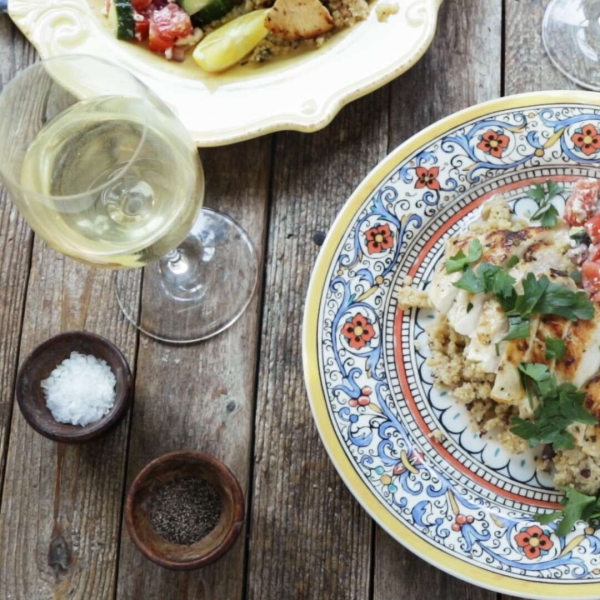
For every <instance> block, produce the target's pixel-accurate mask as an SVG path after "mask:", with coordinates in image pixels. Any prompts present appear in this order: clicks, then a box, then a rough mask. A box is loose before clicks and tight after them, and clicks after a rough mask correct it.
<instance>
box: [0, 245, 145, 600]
mask: <svg viewBox="0 0 600 600" xmlns="http://www.w3.org/2000/svg"><path fill="white" fill-rule="evenodd" d="M134 283H135V282H134ZM130 293H131V294H133V295H137V294H139V286H137V285H133V286H132V288H131V290H130ZM76 329H86V330H89V331H92V332H95V333H98V334H100V335H103V336H104V337H106V338H108V339H109V340H111V341H113V342H114V343H115V344H116V345H117V346H118V347H119V348H120V349H121V350H122V351H123V352H124V354H125V356H126V358H127V359H128V361H129V363H130V365H133V364H135V350H136V340H137V334H136V330H135V329H133V328H132V327H130V326H129V325H128V324H127V323H126V322H125V321H124V319H123V318H122V316H121V313H120V310H119V308H118V305H117V302H116V296H115V295H114V290H113V286H112V273H111V272H110V271H94V270H91V269H89V268H87V267H85V266H84V265H81V264H79V263H76V262H75V261H73V260H70V259H67V258H65V257H63V256H61V255H59V254H57V253H56V252H54V251H53V250H51V249H49V248H48V247H47V246H46V245H45V244H44V243H43V242H41V241H40V240H39V239H36V241H35V244H34V254H33V260H32V267H31V274H30V282H29V288H28V293H27V300H26V307H25V318H24V326H23V336H22V341H21V360H23V359H24V358H25V356H26V355H27V354H28V353H29V352H30V351H31V350H32V349H33V348H34V347H35V346H36V345H37V344H39V343H41V342H42V341H44V340H46V339H47V338H49V337H51V336H52V335H55V334H57V333H59V332H61V331H69V330H76ZM127 437H128V426H127V419H126V420H125V421H124V422H122V423H121V424H120V425H118V426H117V427H116V428H115V429H114V430H112V431H110V432H108V433H107V434H106V436H105V437H103V438H100V439H99V440H97V441H93V442H90V443H88V444H84V445H82V446H68V445H64V444H56V443H54V442H51V441H49V440H47V439H46V438H43V437H41V436H40V435H38V434H37V433H35V432H34V431H33V430H32V429H31V428H30V427H29V425H27V423H26V422H25V420H24V419H23V417H22V415H21V413H20V411H19V410H15V411H14V412H13V419H12V427H11V436H10V443H9V451H8V457H7V469H6V478H5V485H4V498H3V502H2V509H1V512H0V590H2V591H3V592H4V593H5V597H6V598H12V599H18V600H20V599H25V598H27V600H38V599H40V600H41V599H46V598H67V597H68V598H73V599H80V600H96V599H97V600H100V599H102V600H104V599H106V598H110V597H111V595H112V592H113V590H114V585H115V576H116V564H117V549H118V537H119V536H118V532H119V527H120V522H121V505H122V498H123V482H124V476H125V451H126V445H127Z"/></svg>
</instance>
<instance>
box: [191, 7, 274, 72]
mask: <svg viewBox="0 0 600 600" xmlns="http://www.w3.org/2000/svg"><path fill="white" fill-rule="evenodd" d="M267 11H268V9H261V10H255V11H253V12H251V13H248V14H247V15H242V16H241V17H238V18H237V19H234V20H233V21H230V22H229V23H227V24H226V25H223V27H219V29H216V30H215V31H213V32H212V33H209V34H208V35H207V36H206V37H205V38H204V39H203V40H202V41H201V42H200V43H199V44H198V45H197V46H196V49H195V50H194V55H193V56H194V60H195V61H196V63H198V66H200V67H201V68H202V69H204V70H205V71H208V72H209V73H217V72H219V71H224V70H225V69H229V67H233V65H235V64H237V63H238V62H240V61H241V60H242V59H243V58H244V57H245V56H246V55H248V54H250V52H252V50H254V48H256V46H258V44H259V43H260V42H261V41H262V40H264V39H265V38H266V37H267V35H268V33H269V30H268V29H267V28H266V27H265V17H266V14H267Z"/></svg>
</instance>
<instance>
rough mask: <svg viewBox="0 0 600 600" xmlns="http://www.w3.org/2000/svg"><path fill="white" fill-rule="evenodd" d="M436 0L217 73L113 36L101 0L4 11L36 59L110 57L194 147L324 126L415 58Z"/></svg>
mask: <svg viewBox="0 0 600 600" xmlns="http://www.w3.org/2000/svg"><path fill="white" fill-rule="evenodd" d="M375 1H378V2H382V1H384V0H375ZM386 1H388V0H386ZM441 1H442V0H397V2H398V4H399V7H400V10H399V12H398V14H396V15H392V16H390V18H389V19H388V21H387V22H386V23H380V22H379V21H378V20H377V17H376V15H375V11H374V10H372V11H371V14H370V16H369V18H368V19H367V20H366V21H365V22H363V23H360V24H359V25H357V26H356V27H354V28H352V29H350V30H348V31H347V32H342V33H340V34H338V35H336V36H333V37H332V38H331V40H330V41H328V42H327V43H326V44H324V45H323V46H322V47H321V48H320V49H318V50H315V51H311V52H306V53H304V54H302V55H298V56H294V57H289V58H285V59H281V60H277V61H273V62H272V63H270V64H267V65H263V66H255V67H252V66H251V65H247V66H244V67H236V68H234V69H231V70H230V71H227V72H226V73H223V74H221V75H210V74H207V73H204V72H203V71H202V70H201V69H200V68H199V67H198V66H196V64H195V63H194V61H193V60H192V58H191V56H188V58H187V60H186V62H185V63H183V64H177V63H170V62H168V61H167V60H165V59H164V58H161V57H159V56H156V55H154V54H152V53H151V52H149V51H148V50H147V49H146V48H144V47H141V46H138V45H135V44H131V43H127V42H120V41H118V40H117V39H115V36H114V33H113V32H112V31H111V30H110V28H109V26H108V21H107V19H106V18H105V17H104V16H103V15H102V12H101V11H102V7H103V5H104V0H47V1H44V2H41V1H40V0H8V11H9V14H10V16H11V17H12V19H13V21H14V22H15V23H16V25H17V26H18V27H19V29H21V31H22V32H23V33H24V34H25V35H26V36H27V37H28V38H29V40H30V41H31V42H32V44H33V45H34V46H35V47H36V48H37V50H38V51H39V53H40V54H41V56H42V57H43V58H47V57H51V56H56V55H60V54H70V53H77V54H90V55H92V56H99V57H101V58H107V59H110V60H113V61H114V62H117V63H119V64H120V65H122V66H124V67H126V68H127V69H129V70H130V71H131V72H133V73H134V74H136V75H137V76H138V77H139V78H140V79H142V80H143V81H144V82H145V83H146V84H147V85H148V86H150V87H151V88H152V89H153V90H154V91H155V92H156V93H157V94H158V95H159V96H160V97H161V98H162V99H163V100H164V101H165V102H167V103H168V104H169V105H170V106H171V107H172V108H174V109H175V110H176V111H177V113H178V114H179V117H180V118H181V120H182V121H183V123H184V124H185V125H186V127H187V128H188V129H189V131H190V132H191V133H192V135H193V137H194V139H195V140H196V142H197V144H198V145H199V146H217V145H222V144H228V143H232V142H239V141H241V140H244V139H249V138H253V137H257V136H259V135H264V134H266V133H269V132H272V131H277V130H282V129H294V130H298V131H305V132H310V131H316V130H318V129H321V128H323V127H325V126H326V125H327V124H329V123H330V122H331V120H332V119H333V118H334V117H335V115H336V114H337V113H338V111H339V110H340V109H341V108H342V107H343V106H344V105H345V104H347V103H348V102H350V101H352V100H355V99H356V98H359V97H360V96H364V95H365V94H368V93H369V92H371V91H373V90H375V89H377V88H379V87H381V86H382V85H384V84H385V83H387V82H388V81H391V80H392V79H393V78H395V77H397V76H398V75H400V74H401V73H404V72H405V71H407V70H408V69H409V68H410V67H412V66H413V65H414V64H415V63H416V62H417V61H418V60H419V59H420V58H421V56H423V54H424V53H425V51H426V50H427V48H428V47H429V45H430V43H431V40H432V39H433V35H434V33H435V27H436V19H437V12H438V6H439V4H440V3H441ZM1 4H2V0H0V5H1Z"/></svg>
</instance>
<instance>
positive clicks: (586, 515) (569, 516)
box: [536, 488, 600, 536]
mask: <svg viewBox="0 0 600 600" xmlns="http://www.w3.org/2000/svg"><path fill="white" fill-rule="evenodd" d="M563 489H564V492H565V500H564V502H563V507H564V508H563V509H562V510H559V511H556V512H553V513H548V514H545V515H541V514H538V515H536V519H537V520H538V521H539V522H540V523H542V524H543V525H547V524H548V523H551V522H552V521H555V520H556V519H562V520H561V522H560V523H559V524H558V527H557V528H556V535H559V536H565V535H567V534H568V533H570V531H571V530H572V529H573V527H574V526H575V523H577V521H586V522H589V521H591V520H592V519H597V518H599V517H600V499H599V498H596V497H594V496H587V495H586V494H582V493H581V492H578V491H577V490H574V489H572V488H563Z"/></svg>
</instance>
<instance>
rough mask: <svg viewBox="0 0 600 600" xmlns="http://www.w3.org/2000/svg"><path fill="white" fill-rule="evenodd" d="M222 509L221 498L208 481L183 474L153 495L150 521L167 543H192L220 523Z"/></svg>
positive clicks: (186, 544)
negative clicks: (183, 475)
mask: <svg viewBox="0 0 600 600" xmlns="http://www.w3.org/2000/svg"><path fill="white" fill-rule="evenodd" d="M221 508H222V507H221V499H220V498H219V495H218V494H217V492H216V491H215V489H214V488H213V487H212V486H211V485H210V483H208V481H205V480H204V479H198V478H196V477H182V478H180V479H174V480H173V481H170V482H169V483H167V484H166V485H164V486H163V487H161V488H160V489H158V490H157V491H156V493H155V494H154V496H153V497H152V498H151V500H150V510H149V512H150V523H151V524H152V527H153V528H154V531H156V533H157V534H158V535H159V536H160V537H162V538H164V539H165V540H167V542H170V543H172V544H180V545H183V546H189V545H190V544H194V543H196V542H198V541H199V540H201V539H202V538H204V537H206V536H207V535H208V534H209V533H210V532H211V531H212V530H213V529H214V528H215V527H216V526H217V523H218V522H219V519H220V518H221Z"/></svg>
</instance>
